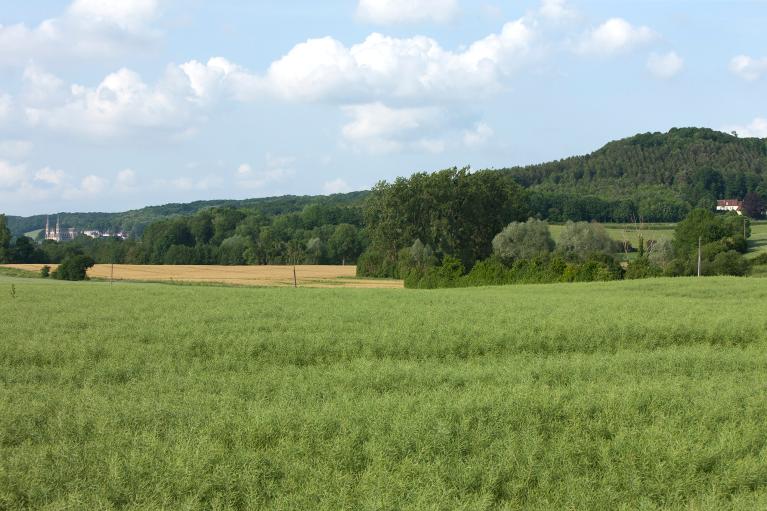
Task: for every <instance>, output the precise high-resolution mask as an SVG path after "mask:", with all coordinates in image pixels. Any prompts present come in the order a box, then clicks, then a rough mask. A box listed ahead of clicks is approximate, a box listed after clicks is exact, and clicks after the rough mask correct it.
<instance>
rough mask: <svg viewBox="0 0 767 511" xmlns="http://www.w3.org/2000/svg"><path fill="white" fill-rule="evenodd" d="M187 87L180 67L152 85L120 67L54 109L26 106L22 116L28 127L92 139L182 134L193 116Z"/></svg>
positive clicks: (71, 93)
mask: <svg viewBox="0 0 767 511" xmlns="http://www.w3.org/2000/svg"><path fill="white" fill-rule="evenodd" d="M179 76H180V77H181V81H180V82H179V81H178V80H177V78H179ZM188 86H189V82H188V81H186V80H185V79H184V78H183V73H180V72H179V70H178V69H171V70H169V71H168V74H167V76H166V77H165V78H164V79H163V80H161V81H160V82H159V83H158V84H157V85H154V86H150V85H148V84H146V83H145V82H144V81H143V80H142V79H141V77H140V76H139V75H138V74H137V73H135V72H133V71H131V70H129V69H121V70H119V71H117V72H115V73H112V74H110V75H108V76H107V77H106V78H104V80H102V82H101V83H100V84H99V85H98V86H96V87H86V86H82V85H73V86H72V87H71V88H70V91H69V93H68V95H67V98H66V99H65V100H64V101H63V102H60V103H58V104H56V105H52V106H44V107H38V106H30V107H27V108H26V110H25V111H26V117H27V121H28V123H29V124H30V125H32V126H43V127H46V128H50V129H54V130H59V131H65V132H79V133H82V134H86V135H91V136H96V137H110V136H116V135H121V134H125V133H129V132H131V131H133V130H136V129H138V130H141V129H151V128H162V129H171V130H181V129H184V128H185V127H186V125H187V124H188V123H189V121H190V119H191V118H192V117H193V115H194V112H195V110H194V104H193V103H192V102H191V101H189V98H188V94H187V91H188V90H189V89H188Z"/></svg>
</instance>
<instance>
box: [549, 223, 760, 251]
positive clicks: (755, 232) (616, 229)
mask: <svg viewBox="0 0 767 511" xmlns="http://www.w3.org/2000/svg"><path fill="white" fill-rule="evenodd" d="M603 225H604V227H605V229H607V232H608V234H610V237H611V238H612V239H614V240H616V241H623V240H628V241H630V242H631V244H632V246H634V247H637V246H639V233H641V234H642V237H643V238H644V240H645V241H648V240H660V239H669V240H670V239H673V238H674V229H675V228H676V224H644V225H643V226H642V227H641V228H639V229H638V228H637V226H636V225H634V224H603ZM564 228H565V226H564V225H563V224H550V225H549V229H551V236H552V237H553V238H554V241H559V238H560V236H561V235H562V231H563V230H564ZM749 250H750V252H749V254H748V257H754V256H756V255H758V254H759V253H761V252H767V221H764V220H761V221H754V220H752V221H751V238H750V239H749Z"/></svg>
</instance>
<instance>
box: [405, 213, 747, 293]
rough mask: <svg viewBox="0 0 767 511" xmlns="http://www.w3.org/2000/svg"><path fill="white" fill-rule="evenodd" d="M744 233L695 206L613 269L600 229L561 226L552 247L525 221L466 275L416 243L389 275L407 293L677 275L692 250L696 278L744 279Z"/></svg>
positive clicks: (738, 224) (612, 245) (611, 249)
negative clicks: (669, 236) (662, 236)
mask: <svg viewBox="0 0 767 511" xmlns="http://www.w3.org/2000/svg"><path fill="white" fill-rule="evenodd" d="M749 236H750V225H749V222H748V220H746V219H744V218H742V217H739V216H737V215H735V214H728V215H715V214H713V213H712V212H710V211H708V210H703V209H697V210H694V211H692V212H691V213H690V214H689V215H688V217H687V218H686V219H685V220H684V221H682V222H680V224H679V225H678V226H677V228H676V230H675V234H674V239H673V240H658V241H653V242H651V243H648V244H647V246H645V243H644V241H642V240H641V238H640V247H639V257H638V258H636V259H634V260H632V261H630V262H628V263H624V264H623V265H621V264H620V263H619V262H618V261H617V260H616V259H615V257H614V254H615V252H616V251H617V250H618V248H619V247H618V246H617V243H616V241H614V240H612V239H611V238H610V236H609V234H608V233H607V231H606V230H605V228H604V227H603V226H602V225H600V224H597V223H587V222H569V223H568V224H567V225H566V226H565V228H564V230H563V232H562V234H561V236H560V239H559V241H558V242H557V243H555V242H554V239H553V238H552V236H551V233H550V230H549V226H548V224H547V223H546V222H543V221H541V220H537V219H529V220H528V221H527V222H512V223H511V224H509V225H508V226H507V227H506V228H504V229H503V230H502V231H501V232H500V233H499V234H498V235H497V236H495V238H494V239H493V243H492V245H493V254H492V255H491V256H490V257H489V258H487V259H485V260H483V261H480V262H478V263H476V264H475V265H474V266H473V267H472V268H471V269H470V271H468V272H467V271H466V267H465V266H464V265H463V264H462V262H461V261H460V260H458V259H457V258H455V257H452V256H450V255H445V256H444V257H443V258H442V260H441V262H440V261H439V258H438V257H436V256H435V254H434V252H433V251H432V250H431V248H430V247H429V246H428V245H424V244H423V243H421V242H420V241H419V240H416V242H415V243H414V244H413V245H412V246H411V247H409V248H406V249H404V250H402V251H400V257H399V264H398V266H397V271H398V273H399V275H400V277H402V278H404V279H405V285H406V286H407V287H413V288H436V287H461V286H477V285H500V284H512V283H543V282H584V281H595V280H617V279H622V278H627V279H638V278H647V277H656V276H661V275H667V276H682V275H694V274H695V273H696V272H697V270H698V268H697V265H698V251H699V250H700V254H701V272H702V274H703V275H746V274H747V273H748V272H749V271H750V264H749V262H748V261H747V260H746V259H745V258H744V257H743V253H745V251H746V249H747V242H746V240H747V238H748V237H749Z"/></svg>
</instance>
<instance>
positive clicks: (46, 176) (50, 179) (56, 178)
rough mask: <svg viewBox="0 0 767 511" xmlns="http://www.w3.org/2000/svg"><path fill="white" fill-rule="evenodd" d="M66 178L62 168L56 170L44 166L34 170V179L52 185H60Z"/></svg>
mask: <svg viewBox="0 0 767 511" xmlns="http://www.w3.org/2000/svg"><path fill="white" fill-rule="evenodd" d="M66 179H67V175H66V173H64V171H63V170H56V169H52V168H50V167H45V168H42V169H40V170H38V171H37V172H35V181H39V182H41V183H45V184H48V185H52V186H58V185H61V184H63V183H64V181H65V180H66Z"/></svg>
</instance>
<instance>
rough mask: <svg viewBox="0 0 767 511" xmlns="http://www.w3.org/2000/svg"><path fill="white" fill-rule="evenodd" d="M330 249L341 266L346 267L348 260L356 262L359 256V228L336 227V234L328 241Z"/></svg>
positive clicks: (344, 225)
mask: <svg viewBox="0 0 767 511" xmlns="http://www.w3.org/2000/svg"><path fill="white" fill-rule="evenodd" d="M328 248H329V249H330V252H331V253H332V254H333V255H334V256H335V257H336V259H338V260H340V261H341V264H344V265H345V264H346V261H347V260H348V261H351V260H354V259H355V258H356V257H357V255H359V243H358V241H357V228H356V227H354V226H353V225H350V224H341V225H338V226H336V229H335V232H333V235H332V236H331V237H330V239H329V240H328Z"/></svg>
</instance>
